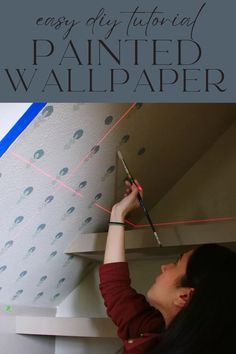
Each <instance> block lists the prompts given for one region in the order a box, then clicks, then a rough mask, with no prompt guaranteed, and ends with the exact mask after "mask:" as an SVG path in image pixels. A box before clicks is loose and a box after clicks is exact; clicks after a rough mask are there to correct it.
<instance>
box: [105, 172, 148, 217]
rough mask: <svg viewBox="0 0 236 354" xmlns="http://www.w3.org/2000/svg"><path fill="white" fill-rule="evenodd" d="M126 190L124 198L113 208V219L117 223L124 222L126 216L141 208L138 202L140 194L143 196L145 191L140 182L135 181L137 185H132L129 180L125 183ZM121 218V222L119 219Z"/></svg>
mask: <svg viewBox="0 0 236 354" xmlns="http://www.w3.org/2000/svg"><path fill="white" fill-rule="evenodd" d="M125 185H126V190H125V194H124V198H123V199H122V200H121V201H120V202H118V203H116V204H115V205H114V206H113V208H112V215H111V221H112V219H113V220H115V221H124V218H125V216H126V215H127V214H128V213H129V212H130V211H132V210H134V209H137V208H139V206H140V203H139V201H138V198H137V195H138V192H139V193H140V194H141V196H143V191H142V188H141V186H140V185H139V183H138V181H137V180H136V179H135V183H132V184H131V183H130V182H129V181H128V180H126V181H125ZM117 218H119V220H118V219H117Z"/></svg>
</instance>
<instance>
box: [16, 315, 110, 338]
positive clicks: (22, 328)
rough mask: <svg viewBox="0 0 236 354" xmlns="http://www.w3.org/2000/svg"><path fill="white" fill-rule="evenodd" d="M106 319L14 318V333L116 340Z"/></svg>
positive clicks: (108, 320)
mask: <svg viewBox="0 0 236 354" xmlns="http://www.w3.org/2000/svg"><path fill="white" fill-rule="evenodd" d="M116 332H117V328H116V327H115V325H114V324H113V323H112V322H111V320H110V319H108V318H75V317H72V318H70V317H66V318H65V317H38V316H34V317H32V316H16V333H17V334H30V335H44V336H67V337H91V338H92V337H100V338H101V337H102V338H117V334H116Z"/></svg>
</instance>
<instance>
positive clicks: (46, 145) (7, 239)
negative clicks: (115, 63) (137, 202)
mask: <svg viewBox="0 0 236 354" xmlns="http://www.w3.org/2000/svg"><path fill="white" fill-rule="evenodd" d="M234 121H235V105H225V104H221V105H212V104H136V105H134V104H133V105H132V104H129V103H124V104H118V103H117V104H112V103H109V104H105V103H103V104H101V103H100V104H97V103H84V104H79V103H74V104H63V103H56V104H55V103H48V104H47V106H46V107H45V108H44V109H43V110H42V112H41V113H40V114H39V115H38V116H37V118H36V119H35V120H34V121H33V123H32V124H31V125H30V126H29V127H28V128H27V129H26V130H25V131H24V133H23V134H22V135H21V136H20V138H19V139H18V140H17V141H16V142H15V144H14V145H13V146H12V147H11V148H10V149H9V150H8V152H7V153H6V154H5V155H4V156H3V157H2V159H1V161H0V186H1V214H0V219H1V220H0V224H1V238H0V302H1V303H11V304H17V305H30V306H32V305H33V306H44V307H55V306H57V305H58V304H59V303H60V302H61V301H62V300H63V299H64V298H65V297H66V296H67V295H68V294H69V293H70V292H71V291H72V290H73V289H74V288H75V286H76V285H77V284H78V282H79V281H80V279H81V277H82V276H83V275H84V272H85V271H86V269H87V268H88V267H89V263H88V261H87V260H84V259H79V258H77V257H73V256H67V255H65V254H64V250H65V248H66V247H67V245H68V244H69V243H70V242H71V241H72V239H74V237H75V236H77V235H78V234H79V233H90V232H100V231H106V230H107V221H108V218H109V213H108V210H109V209H110V208H111V206H112V205H113V203H114V201H115V200H117V199H119V198H120V197H121V195H122V193H123V180H124V178H125V174H124V171H123V169H122V166H121V163H120V161H118V159H117V155H116V151H117V150H118V149H120V150H121V152H122V154H123V156H124V158H125V160H126V162H127V164H128V166H129V167H130V170H131V171H132V172H133V174H134V175H135V177H137V178H138V179H139V181H140V183H141V184H142V185H143V186H144V189H145V202H146V205H147V206H148V208H152V207H153V206H154V205H155V204H157V203H158V201H159V200H160V199H161V198H162V197H163V195H165V194H166V193H167V192H168V190H169V189H170V188H171V187H172V186H173V185H174V184H175V183H176V182H177V181H178V180H179V179H180V178H181V177H182V176H183V175H184V174H185V173H186V172H187V171H188V169H189V168H190V167H191V166H192V165H193V164H194V163H195V162H196V161H197V160H198V159H199V158H200V157H201V156H202V155H203V154H204V152H206V151H207V150H208V149H209V148H210V146H211V145H212V144H213V143H214V142H215V141H216V140H217V139H218V137H219V136H220V135H221V134H223V133H224V131H225V130H226V129H228V128H229V127H230V125H231V124H232V123H233V122H234ZM142 216H143V215H142V213H141V212H140V211H137V212H135V213H134V214H133V215H132V216H131V217H132V220H133V221H134V222H138V221H139V219H140V218H141V217H142ZM160 221H161V220H160Z"/></svg>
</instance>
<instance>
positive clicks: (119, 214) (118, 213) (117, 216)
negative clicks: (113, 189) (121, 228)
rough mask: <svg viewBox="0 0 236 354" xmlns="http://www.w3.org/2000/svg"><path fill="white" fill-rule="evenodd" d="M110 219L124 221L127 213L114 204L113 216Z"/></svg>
mask: <svg viewBox="0 0 236 354" xmlns="http://www.w3.org/2000/svg"><path fill="white" fill-rule="evenodd" d="M110 221H112V222H114V221H116V222H121V223H124V221H125V214H124V212H122V211H121V210H119V208H118V207H117V206H116V205H114V206H113V208H112V210H111V216H110Z"/></svg>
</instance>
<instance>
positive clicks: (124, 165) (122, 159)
mask: <svg viewBox="0 0 236 354" xmlns="http://www.w3.org/2000/svg"><path fill="white" fill-rule="evenodd" d="M117 154H118V157H119V159H120V160H121V162H122V165H123V167H124V169H125V172H126V174H127V176H128V178H129V181H130V183H134V184H135V185H136V186H137V184H136V183H135V180H134V178H133V176H132V175H131V173H130V171H129V169H128V167H127V164H126V163H125V160H124V158H123V156H122V154H121V152H120V151H119V150H118V151H117ZM137 187H139V186H137ZM137 198H138V200H139V203H140V205H141V207H142V208H143V211H144V214H145V216H146V218H147V220H148V222H149V225H150V226H151V229H152V231H153V234H154V236H155V239H156V240H157V243H158V245H159V246H160V247H161V246H162V244H161V241H160V239H159V236H158V234H157V232H156V229H155V227H154V225H153V222H152V220H151V217H150V215H149V212H148V210H147V208H146V207H145V205H144V202H143V198H142V196H141V194H140V193H139V192H138V195H137Z"/></svg>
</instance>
